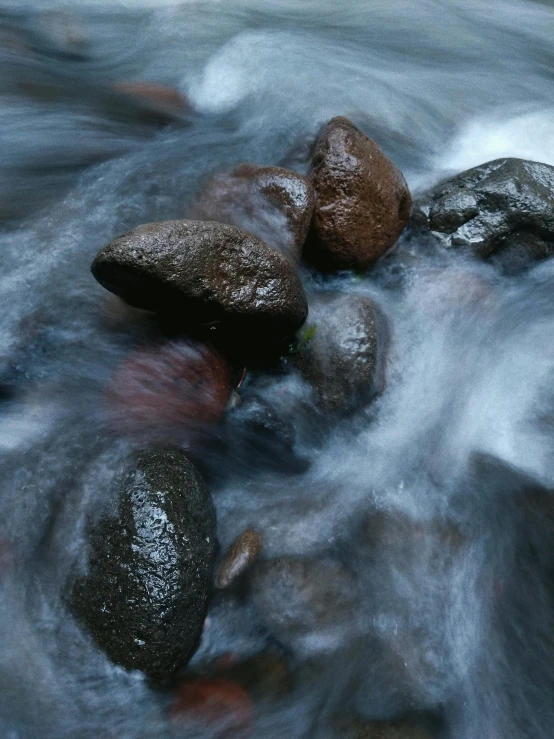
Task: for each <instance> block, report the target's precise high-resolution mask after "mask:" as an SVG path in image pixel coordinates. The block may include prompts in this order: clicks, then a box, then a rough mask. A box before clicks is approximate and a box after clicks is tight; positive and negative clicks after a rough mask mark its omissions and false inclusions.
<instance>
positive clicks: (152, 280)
mask: <svg viewBox="0 0 554 739" xmlns="http://www.w3.org/2000/svg"><path fill="white" fill-rule="evenodd" d="M92 273H93V275H94V276H95V277H96V279H97V280H98V282H100V284H101V285H103V286H104V287H105V288H106V289H107V290H110V291H111V292H113V293H115V294H116V295H119V296H120V297H121V298H123V299H124V300H125V301H126V302H128V303H129V304H130V305H133V306H135V307H137V308H146V309H148V310H154V311H156V312H158V313H163V314H165V315H166V316H168V317H169V318H170V319H171V320H172V321H173V323H174V324H177V325H179V326H180V327H182V328H188V329H191V328H195V329H203V330H205V331H209V332H210V336H211V337H213V339H214V340H217V339H218V338H219V339H222V340H224V341H227V342H229V343H232V344H238V343H244V344H247V345H252V346H255V347H256V349H257V350H259V349H260V346H264V347H272V348H273V349H276V348H280V347H282V345H283V344H284V343H285V342H286V340H287V339H288V338H289V337H290V336H291V335H292V334H294V332H295V331H296V330H297V329H298V328H299V327H300V326H301V325H302V324H303V323H304V321H305V320H306V317H307V314H308V305H307V302H306V297H305V295H304V290H303V288H302V284H301V282H300V279H299V277H298V275H297V273H296V270H295V269H294V267H293V265H292V264H291V263H290V261H289V260H288V259H287V258H286V257H285V256H283V255H282V254H280V253H279V252H278V251H277V250H276V249H273V248H272V247H270V246H268V245H267V244H265V243H264V242H263V241H261V240H260V239H258V238H257V237H256V236H252V235H251V234H248V233H246V232H244V231H240V230H239V229H238V228H235V227H234V226H228V225H224V224H221V223H211V222H206V223H203V222H201V221H188V220H184V221H163V222H160V223H147V224H145V225H144V226H138V227H137V228H134V229H133V230H132V231H129V232H127V233H126V234H124V235H123V236H120V237H119V238H117V239H115V241H112V242H111V243H110V244H108V245H107V246H105V247H104V248H103V249H101V251H100V252H99V253H98V255H97V257H96V259H95V260H94V262H93V264H92Z"/></svg>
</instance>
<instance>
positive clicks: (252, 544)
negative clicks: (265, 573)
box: [215, 529, 262, 588]
mask: <svg viewBox="0 0 554 739" xmlns="http://www.w3.org/2000/svg"><path fill="white" fill-rule="evenodd" d="M261 551H262V540H261V537H260V535H259V534H258V533H256V532H255V531H253V530H252V529H247V530H246V531H244V532H243V533H242V534H241V535H240V536H238V537H237V538H236V539H235V541H234V542H233V543H232V544H231V547H230V549H229V551H228V552H227V554H226V555H225V557H224V558H223V561H222V562H221V564H220V565H219V568H218V570H217V575H216V579H215V584H216V586H217V587H218V588H227V587H229V585H232V584H233V582H234V581H235V580H236V579H237V578H238V577H240V575H242V574H243V573H244V572H245V571H246V570H247V569H248V568H249V567H250V565H252V564H253V562H255V561H256V559H257V558H258V556H259V554H260V552H261Z"/></svg>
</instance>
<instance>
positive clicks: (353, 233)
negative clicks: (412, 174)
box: [305, 117, 412, 269]
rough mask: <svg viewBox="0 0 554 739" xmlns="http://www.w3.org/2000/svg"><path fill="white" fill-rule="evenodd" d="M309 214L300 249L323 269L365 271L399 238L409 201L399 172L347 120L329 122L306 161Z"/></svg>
mask: <svg viewBox="0 0 554 739" xmlns="http://www.w3.org/2000/svg"><path fill="white" fill-rule="evenodd" d="M311 178H312V183H313V186H314V190H315V199H316V200H315V210H314V217H313V221H312V231H311V235H310V239H309V241H308V244H307V248H306V250H305V254H306V256H307V258H309V259H310V260H311V261H313V262H314V263H315V264H317V265H318V266H321V267H324V268H343V269H366V268H367V267H370V266H371V265H372V264H374V263H375V262H376V261H377V260H378V259H379V258H380V257H381V256H382V255H383V254H384V253H385V252H386V251H388V250H389V249H390V248H391V247H392V246H394V244H395V243H396V241H397V240H398V237H399V236H400V234H401V233H402V231H403V229H404V226H405V225H406V222H407V220H408V217H409V215H410V208H411V203H412V199H411V196H410V192H409V190H408V186H407V185H406V181H405V180H404V177H403V176H402V173H401V172H400V170H399V169H397V167H396V166H395V165H394V164H393V163H392V162H391V161H390V159H388V157H387V156H386V155H385V154H384V153H383V152H382V151H381V149H380V148H379V147H378V146H377V144H376V143H375V142H374V141H372V140H371V139H370V138H368V137H367V136H366V135H365V134H364V133H362V131H360V130H359V129H358V128H356V126H354V124H353V123H351V122H350V121H349V120H348V119H347V118H343V117H338V118H333V119H332V120H331V121H329V123H328V124H327V126H326V127H325V129H324V130H323V133H322V134H321V136H320V138H319V141H318V142H317V146H316V150H315V154H314V157H313V161H312V171H311Z"/></svg>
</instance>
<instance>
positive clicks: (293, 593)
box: [251, 556, 356, 651]
mask: <svg viewBox="0 0 554 739" xmlns="http://www.w3.org/2000/svg"><path fill="white" fill-rule="evenodd" d="M252 573H253V574H252V578H251V589H252V598H253V601H254V605H255V606H256V609H257V611H258V613H259V615H260V617H261V619H262V621H263V623H264V624H265V626H266V627H267V629H268V630H269V631H270V632H271V633H272V634H273V635H274V636H275V637H276V638H277V639H279V640H280V641H282V643H283V644H284V645H285V646H287V647H291V648H298V649H307V650H312V649H313V648H315V649H317V650H325V651H326V650H333V649H334V648H336V647H337V646H338V645H339V644H340V642H341V640H342V639H343V638H344V637H345V634H346V633H347V632H348V628H347V625H348V624H349V622H351V619H352V618H353V611H354V609H355V605H356V590H355V586H354V582H353V580H352V577H351V575H350V574H349V573H348V572H347V571H346V570H344V569H343V568H342V567H341V566H340V565H339V564H337V563H336V562H334V561H332V560H329V559H313V558H310V557H302V556H287V557H279V558H277V559H271V560H266V561H264V562H260V563H258V564H257V565H256V566H255V567H254V569H253V571H252ZM345 627H346V628H345Z"/></svg>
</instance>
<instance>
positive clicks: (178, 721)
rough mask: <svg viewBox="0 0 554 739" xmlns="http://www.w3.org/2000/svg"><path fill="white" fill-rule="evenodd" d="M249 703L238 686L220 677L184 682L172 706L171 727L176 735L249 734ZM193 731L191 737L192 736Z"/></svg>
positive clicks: (226, 735)
mask: <svg viewBox="0 0 554 739" xmlns="http://www.w3.org/2000/svg"><path fill="white" fill-rule="evenodd" d="M252 713H253V708H252V702H251V700H250V698H249V696H248V693H247V692H246V690H245V689H244V688H243V687H241V686H240V685H239V684H238V683H236V682H232V681H230V680H225V679H223V678H211V679H201V678H199V679H193V680H187V681H186V682H184V683H183V684H182V685H181V686H180V688H179V690H178V692H177V695H176V698H175V701H174V703H173V706H172V707H171V726H172V729H173V733H174V734H176V735H178V736H183V737H189V736H191V735H192V736H197V734H196V732H200V733H202V735H204V732H206V731H209V735H210V736H217V737H236V736H243V735H246V734H247V733H248V729H249V727H250V725H251V723H252ZM191 732H192V734H191Z"/></svg>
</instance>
